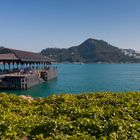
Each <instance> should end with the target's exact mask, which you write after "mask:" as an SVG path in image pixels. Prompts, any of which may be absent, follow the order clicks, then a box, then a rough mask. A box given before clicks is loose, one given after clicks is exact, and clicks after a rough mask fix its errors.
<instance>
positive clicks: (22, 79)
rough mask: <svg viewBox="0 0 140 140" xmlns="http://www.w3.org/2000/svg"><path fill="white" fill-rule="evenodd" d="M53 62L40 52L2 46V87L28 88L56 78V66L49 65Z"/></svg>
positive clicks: (0, 83)
mask: <svg viewBox="0 0 140 140" xmlns="http://www.w3.org/2000/svg"><path fill="white" fill-rule="evenodd" d="M52 62H55V61H54V60H52V59H50V58H48V57H46V56H44V55H42V54H40V53H34V52H28V51H22V50H15V49H9V48H0V63H1V64H3V68H4V69H3V70H0V89H6V90H7V89H28V88H31V87H33V86H35V85H38V84H40V83H43V82H45V81H48V80H51V79H54V78H56V77H57V69H56V67H52V66H51V67H50V66H49V67H48V65H50V64H52ZM7 64H8V69H7V67H6V66H7ZM11 65H12V67H11ZM15 65H16V67H15ZM28 68H29V69H28ZM26 69H27V71H25V70H26Z"/></svg>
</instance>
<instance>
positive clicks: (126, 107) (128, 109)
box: [0, 92, 140, 140]
mask: <svg viewBox="0 0 140 140" xmlns="http://www.w3.org/2000/svg"><path fill="white" fill-rule="evenodd" d="M139 138H140V93H139V92H132V93H88V94H80V95H71V94H62V95H53V96H50V97H48V98H41V99H40V100H31V101H29V100H25V99H22V98H21V97H18V96H16V95H7V94H0V139H3V140H7V139H8V140H11V139H14V140H18V139H19V140H20V139H22V140H30V139H33V140H45V139H46V140H52V139H56V140H61V139H64V140H65V139H68V140H76V139H77V140H84V139H85V140H86V139H87V140H90V139H91V140H96V139H100V140H108V139H109V140H115V139H116V140H117V139H120V140H127V139H129V140H138V139H139Z"/></svg>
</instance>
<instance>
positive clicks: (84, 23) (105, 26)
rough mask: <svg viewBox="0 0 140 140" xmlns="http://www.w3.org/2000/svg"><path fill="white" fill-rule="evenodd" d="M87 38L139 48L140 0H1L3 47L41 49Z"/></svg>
mask: <svg viewBox="0 0 140 140" xmlns="http://www.w3.org/2000/svg"><path fill="white" fill-rule="evenodd" d="M87 38H96V39H103V40H105V41H108V42H109V43H110V44H112V45H115V46H117V47H119V48H133V49H136V50H140V0H0V46H5V47H9V48H16V49H24V50H29V51H41V49H43V48H47V47H60V48H62V47H64V48H67V47H71V46H75V45H78V44H80V43H82V42H83V41H84V40H86V39H87Z"/></svg>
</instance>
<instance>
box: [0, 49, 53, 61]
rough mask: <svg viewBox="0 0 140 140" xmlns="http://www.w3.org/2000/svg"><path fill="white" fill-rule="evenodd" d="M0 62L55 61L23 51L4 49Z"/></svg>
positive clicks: (0, 51) (0, 52)
mask: <svg viewBox="0 0 140 140" xmlns="http://www.w3.org/2000/svg"><path fill="white" fill-rule="evenodd" d="M0 60H3V61H4V60H19V61H21V62H53V61H54V60H52V59H50V58H48V57H46V56H44V55H42V54H40V53H34V52H28V51H22V50H15V49H9V48H3V49H1V50H0Z"/></svg>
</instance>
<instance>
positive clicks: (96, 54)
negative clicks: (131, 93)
mask: <svg viewBox="0 0 140 140" xmlns="http://www.w3.org/2000/svg"><path fill="white" fill-rule="evenodd" d="M41 53H42V54H43V55H46V56H48V57H50V58H52V59H55V60H56V61H57V62H83V63H134V62H140V59H137V58H135V57H133V56H129V55H125V53H124V52H123V51H122V49H119V48H117V47H114V46H112V45H110V44H109V43H107V42H105V41H103V40H97V39H92V38H90V39H87V40H86V41H84V42H83V43H82V44H80V45H78V46H74V47H70V48H67V49H66V48H62V49H60V48H46V49H44V50H42V51H41Z"/></svg>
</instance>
